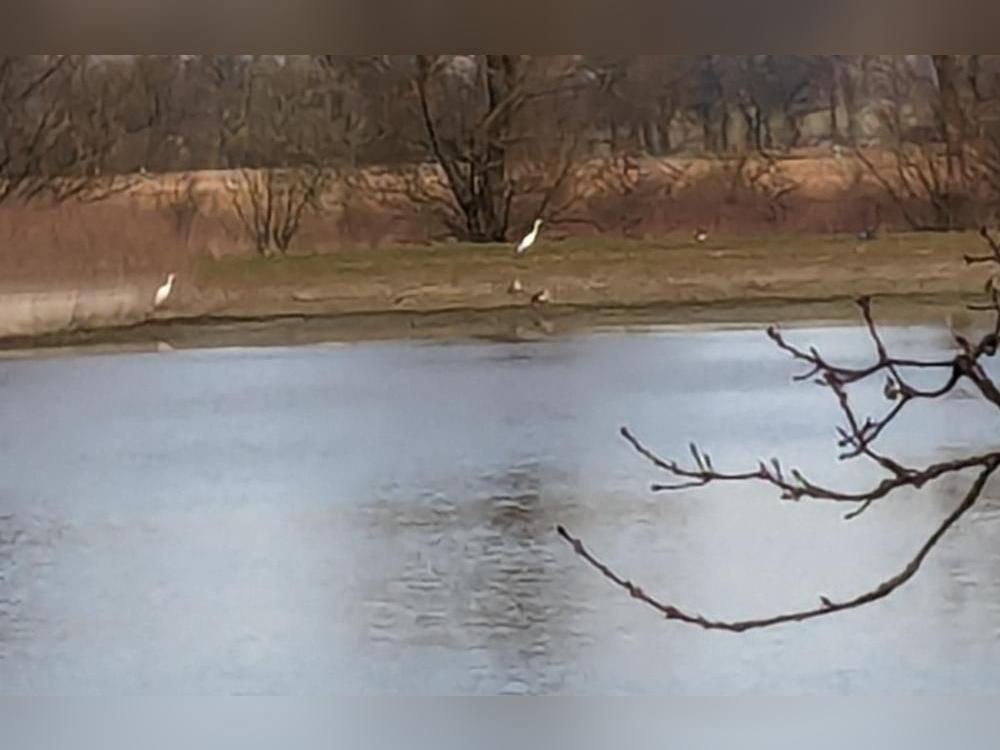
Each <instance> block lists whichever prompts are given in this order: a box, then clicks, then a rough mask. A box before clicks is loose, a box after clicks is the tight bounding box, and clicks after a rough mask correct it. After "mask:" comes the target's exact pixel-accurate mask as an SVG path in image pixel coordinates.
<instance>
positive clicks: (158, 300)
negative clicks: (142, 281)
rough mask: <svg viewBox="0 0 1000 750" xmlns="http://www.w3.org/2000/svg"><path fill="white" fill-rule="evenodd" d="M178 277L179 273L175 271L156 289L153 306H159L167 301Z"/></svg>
mask: <svg viewBox="0 0 1000 750" xmlns="http://www.w3.org/2000/svg"><path fill="white" fill-rule="evenodd" d="M176 277H177V274H175V273H171V274H168V275H167V280H166V281H165V282H164V283H163V284H161V285H160V287H159V289H157V290H156V294H155V295H154V296H153V307H159V306H160V305H162V304H163V303H164V302H166V301H167V297H169V296H170V292H171V291H172V290H173V288H174V279H175V278H176Z"/></svg>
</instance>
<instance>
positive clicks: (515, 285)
mask: <svg viewBox="0 0 1000 750" xmlns="http://www.w3.org/2000/svg"><path fill="white" fill-rule="evenodd" d="M523 291H524V285H523V284H522V283H521V280H520V279H514V280H513V281H512V282H510V286H509V287H507V292H508V293H510V294H520V293H521V292H523Z"/></svg>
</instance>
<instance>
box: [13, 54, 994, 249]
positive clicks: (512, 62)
mask: <svg viewBox="0 0 1000 750" xmlns="http://www.w3.org/2000/svg"><path fill="white" fill-rule="evenodd" d="M998 76H1000V56H997V55H908V56H885V55H857V56H850V55H801V56H793V55H739V56H720V55H690V56H671V55H634V56H589V55H553V56H527V55H381V56H330V55H319V56H315V55H314V56H303V55H288V56H279V55H256V56H251V55H242V56H233V55H148V56H73V55H59V56H53V55H48V56H41V55H36V56H24V57H14V56H8V57H3V58H0V102H2V105H0V106H2V107H3V110H4V118H3V122H2V124H0V201H3V200H4V199H11V198H14V199H22V200H30V199H33V198H38V197H48V198H55V199H64V198H66V197H69V196H78V197H81V198H90V199H96V198H100V197H101V196H102V194H103V192H102V191H104V192H106V191H108V190H111V189H113V188H111V187H109V185H108V182H107V181H106V180H103V181H101V187H100V189H95V187H94V184H93V183H94V178H95V177H106V176H108V175H135V174H142V173H147V172H173V171H186V170H200V169H249V168H253V169H260V168H264V169H282V170H286V171H287V170H289V169H292V170H297V169H304V170H307V171H308V175H307V178H306V180H305V181H304V182H303V181H302V180H298V181H296V180H292V181H291V182H289V179H290V178H288V177H287V176H286V177H282V178H281V180H278V179H271V182H270V183H268V184H267V185H263V186H262V187H257V188H255V189H257V190H267V191H268V193H267V196H268V197H267V200H268V201H270V200H271V191H278V192H280V193H281V195H284V194H285V193H287V192H289V191H292V192H295V191H298V192H297V194H298V195H300V196H304V197H301V201H302V203H303V205H305V204H306V203H308V201H309V200H311V199H312V196H313V195H314V194H315V193H316V192H317V191H318V189H319V188H320V187H321V181H320V175H319V173H320V172H322V173H323V174H330V173H332V172H334V171H336V172H344V171H349V170H350V169H351V168H353V167H356V166H372V165H377V166H386V167H390V168H402V167H407V168H411V167H412V166H413V165H419V164H427V163H430V164H435V165H437V167H438V168H439V169H440V170H441V173H442V174H443V176H444V179H445V180H446V186H447V190H448V192H447V195H446V196H445V197H444V199H443V200H445V201H446V202H447V203H448V204H449V207H448V210H449V212H450V214H451V224H452V226H453V230H454V233H455V234H456V235H460V236H464V237H466V238H468V239H474V240H475V239H498V238H502V237H504V236H505V235H506V231H507V226H508V224H509V212H510V208H511V205H512V203H516V201H517V199H518V197H519V196H523V195H528V194H530V195H533V196H536V197H537V203H538V206H537V213H538V214H543V213H545V211H546V209H547V206H548V203H549V201H550V197H551V196H552V195H554V194H555V193H556V192H557V190H556V188H557V187H558V186H559V185H560V184H562V183H563V182H564V181H565V179H566V178H567V176H568V175H569V174H570V173H571V172H572V171H573V169H574V168H575V165H577V164H579V163H580V161H581V159H585V158H592V157H595V156H619V155H622V154H626V155H632V156H634V155H650V156H668V155H673V154H679V153H685V154H693V153H694V154H705V155H730V156H732V155H740V154H747V153H761V154H769V155H780V154H782V153H784V152H787V151H790V150H792V149H796V148H801V147H805V146H818V145H822V146H829V147H831V148H835V149H850V150H853V149H854V147H861V146H866V147H871V146H877V147H880V148H882V149H885V150H888V151H891V152H892V153H894V154H895V155H896V163H895V165H894V171H895V173H896V177H895V178H894V179H892V180H890V182H889V183H887V184H886V190H887V191H888V192H889V194H890V195H892V196H893V199H894V200H896V201H897V202H900V203H906V204H907V206H909V205H910V204H911V203H912V202H913V201H914V200H915V199H919V201H923V202H926V203H927V204H928V205H929V206H930V211H929V216H930V218H929V219H926V220H925V219H924V218H923V216H924V214H925V213H927V212H922V213H921V217H920V218H915V219H914V220H913V222H912V223H914V224H927V225H928V226H935V227H937V226H952V225H954V224H956V222H957V219H955V215H957V213H958V212H959V208H960V206H959V204H961V203H962V202H963V201H966V202H967V201H968V199H969V198H970V197H972V198H974V199H975V200H976V201H979V202H980V203H981V202H982V201H985V200H992V195H993V193H994V192H996V190H997V189H1000V158H998V154H1000V149H998V148H997V144H998V143H1000V77H998ZM839 153H840V151H838V154H839ZM56 177H58V178H59V179H54V178H56ZM269 179H270V178H269ZM890 183H891V184H890ZM289 185H291V187H289ZM914 191H916V193H915V192H914ZM893 193H895V195H893ZM917 193H919V195H918V194H917ZM987 194H988V197H987ZM281 195H277V193H276V198H275V199H276V200H277V199H280V197H281ZM269 205H270V203H268V204H267V206H269ZM267 206H265V208H267ZM908 210H909V209H908Z"/></svg>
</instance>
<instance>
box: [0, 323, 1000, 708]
mask: <svg viewBox="0 0 1000 750" xmlns="http://www.w3.org/2000/svg"><path fill="white" fill-rule="evenodd" d="M795 335H796V337H798V338H800V339H801V340H809V341H815V342H816V343H818V344H819V345H821V346H822V347H823V348H824V350H825V351H827V352H829V353H830V354H831V355H832V356H841V357H848V358H856V357H858V356H861V355H863V353H864V352H865V351H866V349H864V348H863V347H864V346H865V342H864V338H863V336H862V335H861V333H860V332H859V331H857V330H854V329H814V330H808V331H801V332H798V333H796V334H795ZM891 338H892V339H893V343H894V345H895V346H897V347H899V349H900V350H901V351H904V352H908V353H910V354H918V353H926V352H933V351H936V350H939V349H940V348H941V347H944V346H947V340H946V339H944V338H943V337H941V336H940V335H939V334H938V333H937V332H935V331H930V330H927V329H920V328H913V329H897V330H895V331H893V332H892V335H891ZM793 371H794V368H793V367H792V366H791V365H790V364H789V363H788V362H787V361H786V360H785V359H784V358H783V357H781V356H780V354H777V353H776V352H774V351H773V350H772V349H771V347H769V345H768V344H767V342H766V340H765V339H764V337H763V336H762V334H761V333H760V332H759V331H743V332H733V331H730V332H706V331H686V332H670V333H667V332H659V333H641V334H640V333H630V334H625V333H604V334H593V335H589V336H579V337H572V338H564V339H553V340H550V341H544V342H533V343H524V344H513V343H503V344H501V343H489V344H481V343H475V344H473V343H469V344H466V343H462V344H405V343H399V344H395V343H393V344H359V345H351V346H327V347H310V348H301V349H270V350H227V351H192V352H175V353H171V354H169V355H122V356H110V357H76V358H71V359H51V360H38V361H31V360H19V361H6V362H0V380H2V382H3V383H4V385H3V386H2V388H0V396H2V397H0V419H2V423H3V424H4V426H5V428H6V429H5V433H4V435H3V436H2V437H0V442H2V450H0V690H2V691H4V692H11V693H16V692H24V691H44V692H53V691H55V692H80V693H90V692H102V691H103V692H126V693H137V692H138V693H248V692H249V693H260V692H265V693H274V692H278V693H289V692H294V693H317V692H325V693H400V692H405V693H466V692H476V693H546V692H559V693H687V694H739V693H772V694H773V693H777V694H801V693H871V692H902V693H940V692H948V691H963V692H991V691H995V690H996V689H997V688H998V687H1000V682H998V680H1000V678H998V677H997V675H1000V642H998V638H1000V547H998V546H997V545H996V544H995V540H996V537H997V532H998V530H1000V497H998V492H997V486H996V484H994V485H993V486H992V487H990V488H989V490H988V492H987V495H988V496H987V497H986V498H984V500H983V502H982V504H981V506H980V507H979V508H978V509H977V511H976V513H975V515H974V516H973V517H972V518H971V519H970V520H968V521H967V522H966V523H964V524H963V525H962V526H960V527H959V528H958V529H957V531H956V532H955V533H954V534H953V535H952V536H950V537H949V538H948V539H947V540H946V542H945V543H944V544H943V545H942V547H941V549H940V550H938V551H937V553H936V554H935V555H934V556H933V557H932V558H931V559H930V561H929V562H928V564H927V566H926V568H925V570H924V571H922V572H921V574H920V576H919V578H918V580H917V581H916V582H915V583H914V584H913V585H912V586H910V587H908V588H907V589H906V590H904V591H902V592H900V593H899V594H898V595H896V596H894V597H892V598H891V599H889V600H888V601H886V602H883V603H881V604H879V605H876V606H873V607H871V608H869V609H866V610H864V611H859V612H854V613H849V614H845V615H843V616H841V617H838V618H834V619H830V620H827V621H822V622H818V623H814V624H811V625H807V626H798V627H796V626H791V627H788V628H782V629H778V630H773V631H767V632H761V633H754V634H749V635H745V636H740V637H737V636H730V635H724V634H706V633H701V632H699V631H694V630H690V629H687V628H684V627H681V626H676V625H668V624H664V623H662V622H661V621H660V620H659V619H658V618H656V617H655V616H654V615H653V614H651V613H650V612H647V611H646V610H644V609H642V608H640V607H638V606H637V605H636V604H635V603H633V602H631V601H629V600H627V599H626V598H625V597H622V596H621V595H619V594H618V593H617V592H616V591H614V590H613V589H611V588H610V587H609V586H607V585H606V584H605V583H604V582H603V581H602V580H600V579H599V578H597V577H596V576H595V575H594V574H592V573H591V572H590V570H589V569H587V568H585V567H583V566H582V565H581V564H580V563H579V562H577V561H576V560H575V559H574V558H572V556H571V555H570V553H569V551H568V550H567V549H566V548H565V547H564V546H563V545H562V544H561V543H560V542H559V541H558V540H557V539H556V537H555V535H554V533H553V529H554V526H555V525H556V524H557V523H566V524H567V525H569V526H571V527H572V528H573V529H574V530H575V531H576V532H578V533H580V534H582V535H583V536H584V537H585V538H586V539H587V540H588V541H589V542H590V543H591V544H592V546H593V547H594V548H595V549H597V550H598V551H599V552H600V553H601V554H602V556H604V557H606V558H607V559H609V560H611V561H614V563H615V564H616V565H617V566H618V567H620V568H621V570H622V571H623V572H625V573H626V574H627V575H630V576H634V577H636V578H638V579H640V580H641V581H642V582H643V585H644V586H645V587H646V588H648V589H649V590H651V591H656V592H658V593H661V594H663V595H664V596H669V597H670V598H672V599H674V600H676V601H677V602H679V603H682V604H684V605H686V606H689V607H692V608H695V609H701V610H702V611H704V612H706V613H708V614H712V615H719V616H734V617H735V616H748V615H755V614H761V613H764V612H769V611H771V610H772V609H775V608H789V607H795V606H802V605H803V604H810V603H812V602H814V601H815V600H816V598H817V597H818V596H819V595H820V594H825V595H828V596H831V597H840V596H847V595H850V594H852V593H854V592H856V591H857V589H858V588H859V587H861V586H866V585H870V584H871V583H873V582H875V581H877V580H881V579H882V578H884V577H885V576H887V575H888V574H890V573H893V572H895V570H896V569H897V568H898V566H899V565H900V564H901V563H902V562H903V561H904V560H905V559H906V557H907V555H908V554H909V553H910V551H911V550H912V549H913V547H914V546H915V545H916V544H918V543H919V542H920V541H921V539H922V536H923V535H924V534H925V533H926V531H927V529H929V528H931V527H932V526H933V524H935V523H936V522H937V521H938V519H939V518H940V517H941V516H942V514H945V513H947V512H948V511H949V509H950V508H951V507H952V506H953V505H954V503H956V502H957V500H958V498H959V497H960V496H961V494H962V492H963V490H964V486H965V482H966V480H965V479H964V478H953V479H949V480H947V481H945V482H940V483H938V484H937V485H934V486H933V487H931V488H929V489H928V491H927V492H925V493H924V494H922V495H908V496H901V497H900V498H898V499H894V500H892V501H888V502H885V503H883V504H882V505H879V506H877V507H876V508H874V509H873V510H872V511H871V512H870V513H868V514H866V515H865V516H863V517H862V518H861V519H859V520H858V521H856V522H853V523H851V524H845V523H843V522H842V520H841V516H842V512H843V511H842V509H841V508H837V507H831V506H824V505H815V504H787V503H781V502H778V501H777V500H775V499H774V498H773V497H772V496H770V495H769V494H767V493H766V492H762V491H760V490H758V489H755V488H731V487H730V488H719V489H714V488H713V489H711V490H710V491H706V492H701V493H686V494H683V495H677V496H673V497H663V496H654V495H652V494H650V493H649V492H648V491H647V486H648V483H649V482H650V481H651V480H652V479H654V476H653V474H652V473H651V472H650V471H649V470H648V468H647V467H646V466H644V465H643V464H642V463H641V462H640V461H639V459H638V458H637V457H636V456H635V455H633V454H632V453H631V452H630V451H628V450H627V449H626V448H625V446H623V445H622V444H621V441H620V440H619V439H618V438H617V436H616V430H617V428H618V427H619V426H620V425H621V424H623V423H628V424H629V425H630V426H631V427H633V429H635V430H636V431H637V432H638V433H639V434H640V435H642V436H643V437H644V438H646V439H647V440H648V441H649V442H650V443H651V444H653V445H655V446H657V447H658V448H660V449H662V450H663V451H664V452H673V453H675V454H680V453H682V452H683V451H685V450H686V446H687V442H688V440H690V439H696V440H698V441H699V442H701V443H702V444H703V445H704V446H705V447H706V448H708V449H709V450H710V451H711V452H712V454H713V457H714V458H715V460H716V463H717V464H720V465H733V466H735V465H745V464H746V463H747V462H752V461H755V460H756V459H757V458H758V457H759V456H760V455H770V454H772V453H774V454H779V455H782V456H784V457H786V458H787V459H788V460H789V462H792V463H795V464H797V465H799V466H801V467H802V468H804V469H805V470H806V471H807V472H808V473H810V474H811V475H812V476H814V477H815V478H817V479H819V480H833V481H837V482H838V483H839V484H840V485H842V486H846V487H855V486H863V485H865V484H866V483H869V482H871V481H873V479H874V478H875V476H876V475H875V474H874V473H873V472H872V471H871V470H870V469H867V468H865V467H863V466H860V465H858V466H854V465H847V466H843V465H840V466H838V465H836V463H835V461H833V460H832V457H833V444H832V429H831V426H832V424H833V423H834V422H835V420H836V417H837V414H836V410H835V406H834V405H833V404H831V403H830V402H829V400H828V398H827V397H826V396H825V394H824V393H823V392H821V391H820V389H817V388H813V387H809V386H798V387H793V386H790V385H789V383H788V379H789V375H790V374H791V373H792V372H793ZM859 396H860V397H861V398H862V399H867V400H868V401H869V402H870V403H872V404H874V405H877V404H878V403H879V402H878V393H877V389H876V390H874V391H872V392H871V393H862V394H859ZM996 426H997V424H996V418H995V417H994V416H993V415H992V414H991V413H989V412H988V411H985V410H984V409H982V407H981V406H980V405H979V403H978V402H976V401H975V400H972V399H967V398H961V397H956V398H954V399H951V400H950V401H949V403H948V404H947V405H946V408H941V407H940V406H933V405H932V406H929V407H928V408H923V409H920V410H916V411H914V413H913V414H912V415H910V416H909V417H908V421H907V422H905V423H904V424H901V425H900V430H899V431H898V432H896V433H894V434H893V436H892V437H891V447H892V448H893V449H894V451H896V452H897V453H898V454H899V455H900V456H902V457H904V458H906V459H907V460H910V461H913V462H918V461H926V460H930V459H933V458H935V457H937V456H940V455H951V454H955V453H961V452H962V451H964V450H967V449H968V448H969V447H972V446H975V447H982V446H984V445H992V444H995V441H996V434H997V433H996Z"/></svg>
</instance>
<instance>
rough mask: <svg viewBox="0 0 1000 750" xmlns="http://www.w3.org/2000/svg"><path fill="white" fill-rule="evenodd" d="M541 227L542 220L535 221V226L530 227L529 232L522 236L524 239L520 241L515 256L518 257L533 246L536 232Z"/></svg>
mask: <svg viewBox="0 0 1000 750" xmlns="http://www.w3.org/2000/svg"><path fill="white" fill-rule="evenodd" d="M541 227H542V220H541V219H535V226H534V227H532V229H531V231H530V232H528V233H527V234H526V235H524V239H522V240H521V242H520V244H518V246H517V254H518V255H520V254H521V253H523V252H524V251H525V250H527V249H528V248H529V247H531V246H532V245H534V244H535V240H537V239H538V230H539V229H541Z"/></svg>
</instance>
